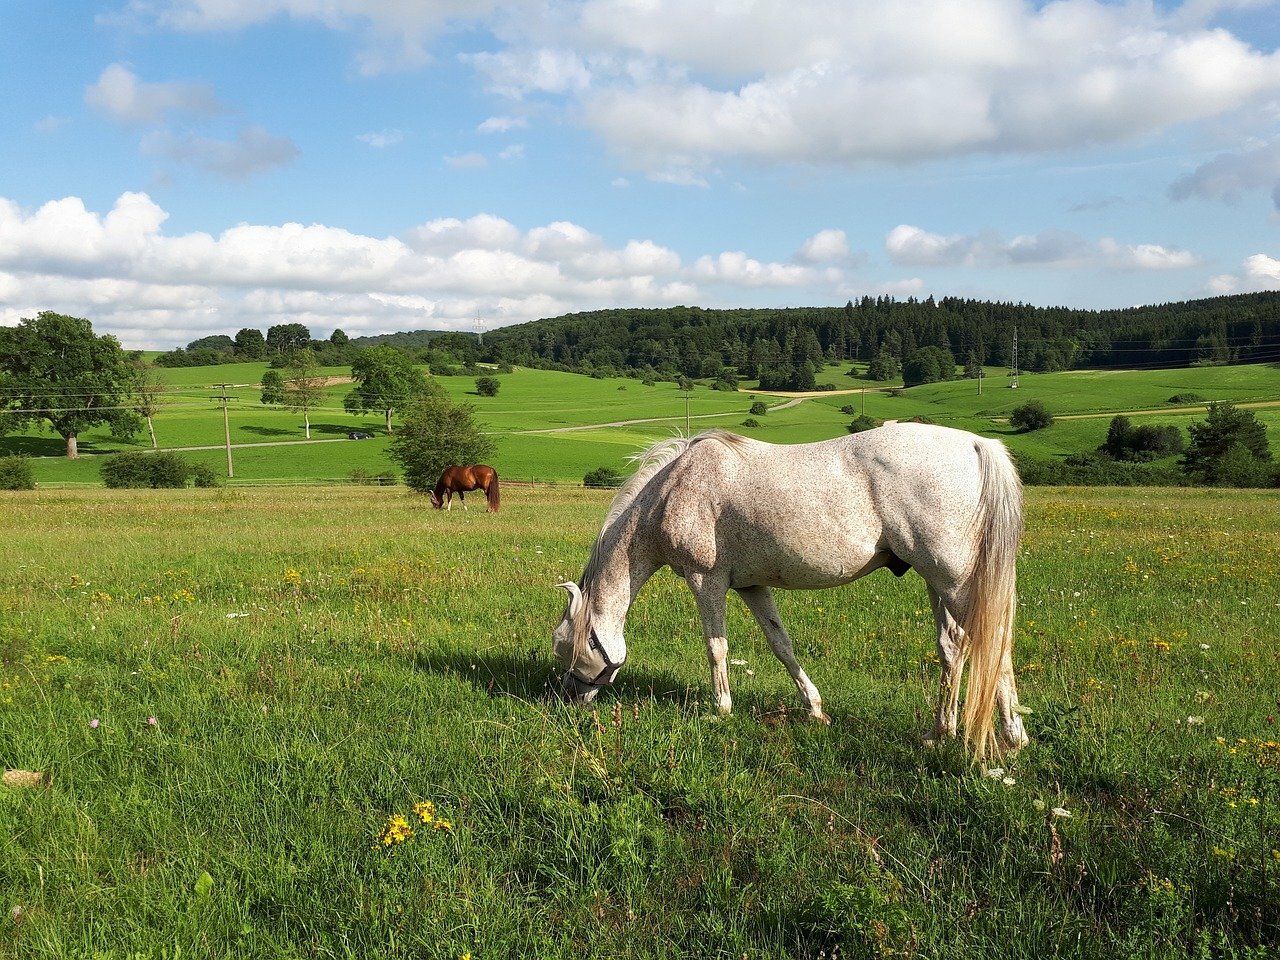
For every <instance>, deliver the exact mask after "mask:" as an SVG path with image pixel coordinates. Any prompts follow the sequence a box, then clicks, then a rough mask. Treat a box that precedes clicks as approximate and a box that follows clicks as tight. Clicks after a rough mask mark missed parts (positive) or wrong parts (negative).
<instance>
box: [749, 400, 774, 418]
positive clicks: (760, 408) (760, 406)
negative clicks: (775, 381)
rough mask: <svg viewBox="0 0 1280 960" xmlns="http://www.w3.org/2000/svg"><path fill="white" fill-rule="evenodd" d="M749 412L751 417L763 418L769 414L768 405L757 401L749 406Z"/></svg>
mask: <svg viewBox="0 0 1280 960" xmlns="http://www.w3.org/2000/svg"><path fill="white" fill-rule="evenodd" d="M749 412H750V414H751V415H752V416H753V417H763V416H764V415H765V414H767V413H768V412H769V405H768V404H767V403H765V402H764V401H763V400H757V401H756V402H755V403H753V404H752V405H751V410H750V411H749Z"/></svg>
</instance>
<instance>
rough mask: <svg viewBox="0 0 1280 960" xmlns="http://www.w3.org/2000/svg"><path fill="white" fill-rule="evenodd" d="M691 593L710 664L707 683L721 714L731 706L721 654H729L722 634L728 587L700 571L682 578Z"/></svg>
mask: <svg viewBox="0 0 1280 960" xmlns="http://www.w3.org/2000/svg"><path fill="white" fill-rule="evenodd" d="M685 579H686V580H687V581H688V583H689V589H690V590H692V591H693V597H694V599H695V600H696V601H697V602H698V613H699V615H700V616H701V617H702V635H703V637H704V638H705V639H706V641H707V663H708V664H709V665H710V666H711V687H712V689H713V690H714V691H715V696H716V709H717V710H719V711H720V712H721V713H722V714H725V713H730V712H731V711H732V710H733V697H731V696H730V695H729V667H728V664H727V663H726V662H725V658H726V657H728V655H729V638H728V637H726V636H725V628H724V607H725V603H724V600H725V595H726V593H727V592H728V587H727V586H726V585H724V584H721V583H716V582H715V581H714V580H713V579H712V578H711V577H707V576H704V575H703V574H699V573H695V574H690V575H689V576H688V577H686V578H685Z"/></svg>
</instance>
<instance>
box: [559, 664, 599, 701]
mask: <svg viewBox="0 0 1280 960" xmlns="http://www.w3.org/2000/svg"><path fill="white" fill-rule="evenodd" d="M600 686H601V685H600V684H595V683H587V681H585V680H583V679H582V678H581V677H579V676H577V675H576V674H574V673H573V672H572V671H570V672H568V673H566V674H565V675H564V679H563V680H562V681H561V682H560V696H562V697H564V698H565V699H566V700H568V701H569V702H570V703H584V704H585V703H590V702H591V701H592V700H594V699H595V698H596V694H597V693H599V692H600Z"/></svg>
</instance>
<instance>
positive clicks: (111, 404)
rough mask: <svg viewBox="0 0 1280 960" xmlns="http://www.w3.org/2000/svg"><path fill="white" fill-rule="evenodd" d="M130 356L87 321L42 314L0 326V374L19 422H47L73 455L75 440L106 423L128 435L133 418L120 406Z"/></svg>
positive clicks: (130, 373) (130, 377)
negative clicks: (16, 323) (97, 334)
mask: <svg viewBox="0 0 1280 960" xmlns="http://www.w3.org/2000/svg"><path fill="white" fill-rule="evenodd" d="M135 369H136V368H135V366H134V363H133V358H132V356H131V355H130V354H128V353H126V352H125V351H124V349H123V348H121V346H120V343H119V341H118V340H116V338H115V337H112V336H95V335H94V332H93V327H92V325H91V324H90V323H89V321H88V320H82V319H80V318H78V317H67V316H63V315H62V314H59V313H51V312H49V311H47V310H46V311H43V312H41V313H40V314H38V315H37V316H36V317H35V318H34V319H27V318H24V319H22V320H21V321H19V323H18V325H17V326H16V327H0V373H2V374H3V377H4V382H5V389H6V396H7V398H8V401H9V403H10V404H11V405H12V407H13V410H12V411H11V412H10V414H9V417H10V418H11V420H12V421H16V422H18V423H25V422H29V421H30V420H33V419H39V420H47V421H48V422H49V423H50V425H51V426H52V427H53V429H54V430H56V431H57V432H58V434H59V435H60V436H61V437H62V438H63V439H64V440H66V442H67V456H68V457H71V458H74V457H75V456H76V455H77V452H78V451H77V447H76V438H77V437H78V436H79V434H80V433H81V432H82V431H84V430H87V429H89V428H90V427H93V426H97V425H98V424H108V425H110V426H112V427H113V429H115V430H117V431H119V430H124V431H127V430H128V428H129V427H130V426H132V425H135V424H136V423H137V415H136V414H134V413H133V412H132V411H131V410H128V409H125V408H124V401H125V400H126V398H127V396H128V393H129V389H130V386H131V385H132V384H133V382H134V377H135Z"/></svg>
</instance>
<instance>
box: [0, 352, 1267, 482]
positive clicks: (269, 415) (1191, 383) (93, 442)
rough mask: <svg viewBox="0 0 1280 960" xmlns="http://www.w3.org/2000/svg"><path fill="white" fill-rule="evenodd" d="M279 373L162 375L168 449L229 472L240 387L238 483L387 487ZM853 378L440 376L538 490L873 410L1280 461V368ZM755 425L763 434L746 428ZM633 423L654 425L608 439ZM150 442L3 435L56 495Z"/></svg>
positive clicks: (200, 370) (365, 445) (802, 437)
mask: <svg viewBox="0 0 1280 960" xmlns="http://www.w3.org/2000/svg"><path fill="white" fill-rule="evenodd" d="M266 369H267V367H266V364H265V363H246V364H230V365H226V366H218V367H191V368H178V369H162V370H161V375H162V376H164V377H166V378H168V382H169V383H170V384H171V389H172V392H171V393H170V394H168V396H167V399H168V401H169V402H168V403H166V404H165V405H164V406H163V407H162V408H161V411H160V413H159V414H158V415H157V416H156V418H155V427H156V433H157V437H158V439H159V444H160V446H161V447H162V448H168V449H177V450H183V451H184V456H186V457H187V458H188V459H190V460H192V461H200V462H205V463H208V464H209V465H210V466H212V467H214V468H215V469H217V470H219V471H221V472H225V470H226V454H225V452H224V450H223V448H222V447H223V442H224V437H223V421H222V410H221V405H220V403H219V402H217V401H216V400H215V399H214V398H215V397H216V396H218V395H219V394H220V388H219V387H218V386H216V385H217V384H222V383H227V384H230V386H229V387H228V388H227V391H226V392H227V395H228V396H230V397H231V398H232V400H231V402H230V405H229V422H230V427H231V442H232V444H233V445H234V450H233V459H234V464H235V479H236V480H237V481H248V482H298V481H308V480H309V481H328V482H335V481H343V480H346V479H347V478H348V477H350V475H351V474H352V473H353V472H355V471H362V472H364V473H366V474H379V473H384V472H387V471H396V470H397V469H398V465H397V464H396V463H394V461H392V460H391V459H390V457H389V456H388V438H387V437H386V436H385V435H384V427H383V423H382V418H381V416H380V415H378V414H372V415H367V416H352V415H351V414H348V413H346V412H345V411H344V410H343V409H342V401H343V397H344V396H345V395H346V393H347V392H348V391H349V390H350V389H351V387H350V384H348V383H335V384H334V385H333V386H331V387H329V388H328V390H327V396H326V398H325V400H324V401H323V402H322V404H321V406H320V407H319V408H318V409H316V410H313V411H312V414H311V436H312V440H311V441H310V442H306V441H304V438H303V429H302V416H301V414H298V413H291V412H289V411H287V410H283V409H279V408H273V407H264V406H263V405H262V404H261V403H260V402H259V396H260V393H261V390H260V388H259V387H258V382H259V380H260V378H261V376H262V374H263V372H265V370H266ZM851 369H852V368H851V366H850V364H848V363H844V364H839V365H832V366H828V367H827V368H826V369H825V370H824V371H822V372H821V373H820V374H819V376H818V380H819V382H822V383H830V384H832V385H833V386H834V387H836V388H837V390H838V391H857V392H852V393H849V392H843V393H841V392H837V393H828V394H825V395H824V394H819V395H816V396H811V397H809V398H807V399H804V400H802V401H800V402H799V403H797V404H795V405H790V406H787V405H786V404H788V403H789V402H791V401H792V398H789V397H787V396H782V395H768V394H755V393H751V392H750V391H748V390H743V391H741V392H738V393H732V392H719V391H714V390H710V389H708V388H707V387H706V385H705V384H698V385H697V386H696V387H695V389H694V390H693V391H691V392H690V393H689V395H688V397H687V398H686V395H685V394H684V393H683V392H681V391H680V390H678V389H677V388H676V387H675V385H674V384H672V383H670V382H659V383H654V384H651V385H647V386H646V385H645V384H643V383H641V382H640V381H638V380H631V379H594V378H591V377H586V376H581V375H578V374H571V373H562V372H558V371H549V370H531V369H523V368H521V369H517V370H515V371H514V372H512V373H510V374H503V375H501V376H500V377H499V379H500V381H501V389H500V390H499V393H498V395H497V396H495V397H481V396H478V395H477V394H476V393H475V377H473V376H446V377H440V378H439V382H440V383H441V384H442V385H443V386H444V387H445V389H446V390H447V391H448V392H449V394H450V396H451V397H452V398H453V399H454V400H455V402H467V403H472V404H474V405H475V406H476V408H477V413H476V419H477V421H478V422H479V423H480V424H481V425H482V428H483V429H484V430H485V431H486V432H488V433H489V434H490V435H491V436H492V437H493V438H494V441H495V444H496V447H497V456H496V457H495V465H496V466H497V467H498V469H499V472H500V473H501V474H502V475H503V476H505V477H510V478H515V479H520V480H526V481H527V480H536V481H553V482H558V483H580V482H581V480H582V476H583V474H585V473H587V472H588V471H590V470H593V469H595V468H596V467H600V466H611V467H614V468H615V469H618V470H620V471H623V472H625V471H626V470H627V468H628V464H627V458H628V456H630V455H632V454H634V453H635V452H636V451H637V450H640V449H643V448H645V447H647V446H649V445H650V444H652V443H654V442H655V441H657V440H660V439H664V438H668V437H670V436H672V435H673V434H675V433H676V432H683V431H684V430H685V429H686V428H688V429H690V430H692V431H694V432H696V431H698V430H701V429H706V428H709V427H724V428H727V429H731V430H736V431H738V432H741V433H745V434H747V435H750V436H754V437H757V438H759V439H762V440H768V441H771V442H775V443H801V442H808V441H813V440H824V439H828V438H831V437H836V436H840V435H842V434H844V433H845V427H846V425H847V424H848V423H849V421H850V420H851V419H852V417H851V415H850V414H848V413H846V412H843V409H842V408H846V407H847V408H851V409H853V410H854V411H855V412H861V410H862V409H863V407H864V406H865V408H866V412H867V413H868V414H869V415H870V416H872V417H876V418H879V419H910V418H911V417H916V416H920V417H926V418H928V419H930V420H933V421H936V422H938V423H943V424H947V425H950V426H956V427H961V428H963V429H967V430H972V431H974V432H977V433H981V434H984V435H987V436H998V437H1000V438H1001V439H1003V440H1005V441H1006V442H1007V443H1008V444H1009V446H1010V447H1011V448H1012V449H1013V450H1014V451H1015V452H1017V453H1020V454H1026V455H1029V456H1033V457H1037V458H1042V459H1053V458H1062V457H1065V456H1067V455H1069V454H1072V453H1078V452H1081V451H1085V450H1093V449H1096V448H1097V447H1098V446H1099V445H1100V444H1101V443H1102V441H1103V440H1104V439H1105V438H1106V433H1107V427H1108V424H1109V422H1110V418H1111V416H1112V415H1114V414H1116V413H1126V412H1134V411H1143V412H1141V413H1133V415H1134V417H1135V419H1139V418H1140V421H1141V422H1142V423H1155V424H1174V425H1177V426H1179V427H1180V428H1182V429H1183V430H1184V431H1185V429H1186V427H1187V426H1188V425H1189V424H1191V423H1194V422H1197V421H1198V420H1202V419H1203V418H1204V411H1203V407H1202V406H1196V405H1191V406H1184V405H1176V406H1175V405H1172V404H1169V403H1168V399H1169V397H1171V396H1175V395H1177V394H1181V393H1197V394H1199V395H1200V396H1202V397H1204V398H1205V399H1206V400H1230V401H1233V402H1237V403H1262V404H1271V406H1262V407H1258V408H1257V409H1256V410H1255V411H1254V412H1255V414H1256V415H1257V417H1258V418H1259V420H1261V421H1262V422H1263V423H1264V424H1265V425H1266V426H1267V429H1268V431H1269V434H1270V437H1271V440H1272V445H1273V447H1275V448H1277V449H1280V405H1277V404H1280V368H1278V366H1277V365H1276V364H1254V365H1241V366H1230V367H1192V368H1184V369H1178V370H1134V371H1069V372H1064V373H1055V374H1024V375H1023V376H1022V377H1021V380H1020V386H1019V388H1018V389H1017V390H1011V389H1009V388H1008V386H1007V382H1008V381H1007V379H1006V376H1005V373H1006V371H1003V370H995V369H992V370H989V371H988V374H989V376H988V377H987V379H986V380H985V381H984V385H983V393H982V394H981V395H979V394H978V393H977V390H976V386H977V383H976V381H973V380H957V381H950V382H947V383H939V384H928V385H924V386H918V387H912V388H910V389H905V390H901V391H896V395H895V394H894V393H891V392H889V391H888V390H882V389H878V388H877V385H875V384H871V385H868V383H867V381H865V380H859V379H856V378H854V377H851V376H849V373H850V370H851ZM324 372H325V374H326V375H328V376H331V377H334V378H344V377H345V376H346V375H348V374H349V373H350V371H349V370H348V369H347V368H343V367H333V368H327V369H326V370H325V371H324ZM880 386H883V385H880ZM868 387H870V389H867V388H868ZM686 399H687V401H688V406H687V408H686ZM755 400H762V401H764V402H765V403H766V404H768V405H769V406H770V407H775V408H777V409H774V410H771V412H770V413H768V414H764V415H756V416H754V417H753V415H752V414H750V412H749V411H750V408H751V406H752V403H753V402H754V401H755ZM1029 400H1040V401H1041V402H1043V403H1044V404H1045V405H1046V407H1047V408H1048V409H1049V410H1050V412H1051V413H1053V414H1054V415H1055V416H1056V417H1058V419H1057V421H1056V422H1055V423H1054V424H1053V426H1052V427H1050V428H1049V429H1047V430H1040V431H1035V432H1033V433H1027V434H1019V433H1016V432H1015V431H1014V430H1013V429H1012V428H1010V427H1009V426H1008V424H1007V422H1006V420H1007V417H1008V415H1009V413H1010V412H1011V411H1012V410H1013V408H1014V407H1016V406H1018V405H1019V404H1021V403H1026V402H1027V401H1029ZM1148 411H1155V412H1148ZM686 412H687V414H688V420H686ZM748 418H752V419H754V420H755V421H756V423H757V425H756V426H746V425H745V422H746V421H747V420H748ZM621 421H642V422H638V423H631V424H627V425H624V426H604V427H601V426H600V425H602V424H615V423H619V422H621ZM583 428H590V429H583ZM353 430H360V431H364V432H367V433H369V434H370V435H371V436H372V439H369V440H361V441H350V440H347V439H345V438H346V437H347V435H348V433H350V432H351V431H353ZM548 431H554V432H548ZM147 442H148V441H147V440H146V436H145V431H143V433H141V434H139V435H138V436H137V437H136V438H135V440H134V442H133V443H120V442H118V441H115V440H113V439H112V438H111V437H110V435H109V433H108V432H107V431H106V429H105V428H97V429H94V430H89V431H87V432H86V433H85V434H84V435H82V437H81V439H80V448H81V451H82V452H83V453H85V454H87V455H86V456H84V457H82V458H81V459H79V460H77V461H68V460H67V459H66V458H65V457H63V456H62V455H61V454H62V453H63V451H64V444H63V442H62V440H61V438H59V437H57V436H56V435H53V434H51V433H50V432H49V431H47V430H45V431H43V432H42V431H41V430H40V429H39V428H32V429H30V430H28V431H25V432H22V433H18V434H11V435H9V436H5V437H0V452H19V453H27V454H29V455H32V456H34V457H37V458H38V459H36V460H35V476H36V479H37V481H39V482H40V483H42V484H46V485H48V484H97V483H98V482H99V474H98V467H99V463H98V461H97V459H96V457H95V456H93V454H102V453H112V452H118V451H121V450H138V449H145V444H146V443H147Z"/></svg>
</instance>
